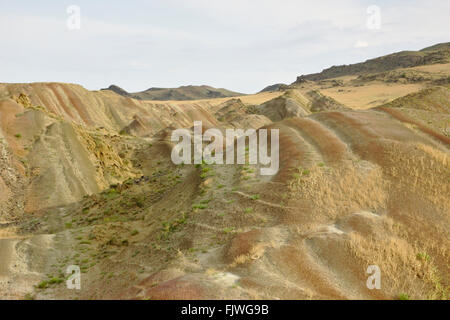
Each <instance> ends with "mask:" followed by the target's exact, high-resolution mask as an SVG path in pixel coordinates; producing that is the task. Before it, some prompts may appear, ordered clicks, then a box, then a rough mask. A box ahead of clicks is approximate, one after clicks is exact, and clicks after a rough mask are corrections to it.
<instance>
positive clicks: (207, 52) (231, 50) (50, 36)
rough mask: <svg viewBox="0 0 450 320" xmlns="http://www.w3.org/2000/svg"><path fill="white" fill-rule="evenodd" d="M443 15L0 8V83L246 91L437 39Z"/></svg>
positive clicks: (187, 2)
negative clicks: (184, 87) (214, 88)
mask: <svg viewBox="0 0 450 320" xmlns="http://www.w3.org/2000/svg"><path fill="white" fill-rule="evenodd" d="M449 12H450V1H448V0H439V1H438V0H434V1H433V0H430V1H423V0H409V1H407V0H390V1H387V0H382V1H381V0H380V1H375V0H372V1H355V0H341V1H331V0H322V1H311V0H308V1H302V0H253V1H250V0H220V1H217V0H153V1H152V0H150V1H142V0H127V1H116V0H109V1H103V0H97V1H95V0H90V1H87V0H86V1H85V0H71V1H64V0H62V1H61V0H59V1H56V0H54V1H50V0H40V1H31V0H30V1H26V0H22V1H20V0H17V1H12V0H9V1H5V0H0V82H20V83H24V82H49V81H52V82H69V83H78V84H81V85H82V86H84V87H85V88H87V89H90V90H98V89H100V88H105V87H108V86H109V85H111V84H116V85H118V86H120V87H122V88H124V89H125V90H127V91H128V92H137V91H142V90H146V89H148V88H150V87H178V86H182V85H203V84H206V85H211V86H213V87H218V88H227V89H229V90H233V91H237V92H242V93H255V92H258V91H260V90H262V89H263V88H264V87H266V86H268V85H271V84H274V83H292V82H294V81H295V79H296V77H297V76H299V75H302V74H309V73H315V72H320V71H321V70H323V69H325V68H328V67H331V66H333V65H342V64H351V63H356V62H361V61H365V60H367V59H370V58H375V57H378V56H381V55H385V54H389V53H392V52H397V51H402V50H418V49H422V48H424V47H427V46H430V45H433V44H436V43H440V42H449V41H450V19H449V16H448V14H449Z"/></svg>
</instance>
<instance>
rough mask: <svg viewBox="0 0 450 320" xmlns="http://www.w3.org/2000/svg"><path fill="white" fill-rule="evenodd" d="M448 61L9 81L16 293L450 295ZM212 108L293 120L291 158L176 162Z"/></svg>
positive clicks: (9, 268) (286, 134)
mask: <svg viewBox="0 0 450 320" xmlns="http://www.w3.org/2000/svg"><path fill="white" fill-rule="evenodd" d="M432 49H433V48H432ZM439 49H442V48H441V47H439ZM424 52H425V51H424ZM426 52H429V53H430V54H434V53H435V52H436V51H435V50H431V49H430V51H428V50H426ZM421 54H422V53H421ZM423 54H425V55H426V54H428V53H423ZM420 56H421V57H423V56H422V55H420ZM433 57H435V56H433ZM397 58H398V56H397V57H396V58H395V59H397ZM389 59H390V58H389ZM405 59H406V58H405ZM408 59H409V58H407V59H406V60H408ZM433 59H434V58H433ZM393 61H394V60H393ZM408 61H409V60H408ZM392 63H394V62H392ZM445 66H448V64H439V65H432V66H426V68H425V67H413V68H406V69H405V68H403V69H396V70H393V71H392V70H390V71H388V73H385V71H383V72H377V73H375V74H372V75H368V74H364V75H363V76H361V77H360V76H359V75H352V76H347V77H340V78H333V79H326V80H319V81H310V80H304V79H303V80H302V81H301V82H300V83H297V84H295V85H293V86H289V87H283V88H281V89H280V91H278V92H263V93H260V94H257V95H252V96H241V97H236V98H232V99H228V98H217V99H203V100H190V101H140V100H137V99H133V98H130V97H123V96H120V95H118V94H116V93H114V92H108V91H97V92H95V91H94V92H91V91H87V90H85V89H84V88H82V87H81V86H78V85H71V84H59V83H33V84H0V174H1V175H0V261H2V263H0V296H1V297H3V298H5V299H24V298H27V299H31V298H33V299H55V298H57V299H111V298H112V299H398V298H400V297H401V298H406V297H409V298H413V299H448V288H449V285H450V278H449V276H448V275H449V274H450V270H449V264H448V262H449V248H450V242H449V239H450V234H449V230H450V183H449V182H450V151H449V147H450V138H449V135H448V133H449V131H448V130H449V120H450V108H449V105H448V101H449V98H450V96H449V92H448V91H449V89H448V85H447V84H445V81H443V80H442V79H444V80H445V79H446V77H448V76H449V75H450V74H449V72H448V70H450V69H448V68H446V67H445ZM391 71H392V72H391ZM425 73H426V76H425ZM403 74H405V77H403ZM419 74H420V77H422V78H420V77H419V76H418V75H419ZM436 80H440V82H439V83H441V82H442V83H441V84H438V83H437V82H436ZM361 108H364V109H367V110H357V109H361ZM200 120H201V121H202V122H203V125H204V128H208V127H215V128H218V129H219V130H222V131H224V130H225V129H226V128H242V129H249V128H254V129H258V130H260V129H278V130H279V135H280V169H279V171H278V173H277V174H276V175H275V176H269V177H267V176H261V175H260V171H259V169H260V166H258V165H250V164H248V163H247V164H242V165H220V164H210V165H208V164H206V163H203V164H200V165H190V164H184V165H179V166H177V165H174V164H173V163H172V161H171V159H170V154H171V150H172V148H173V147H174V143H173V142H171V141H170V136H171V132H172V130H174V129H176V128H180V127H183V128H188V129H191V128H192V124H193V122H194V121H200ZM248 156H249V154H248V151H247V153H246V158H247V159H248ZM70 265H77V266H79V267H80V269H81V272H82V273H81V279H82V288H81V290H79V291H78V290H68V289H67V288H66V286H65V279H66V277H67V275H66V272H65V271H66V269H67V267H68V266H70ZM370 265H377V266H378V267H379V268H380V270H381V279H382V280H381V281H382V282H381V289H380V290H369V289H368V288H367V286H366V281H367V278H368V276H369V275H368V274H367V273H366V270H367V268H368V266H370Z"/></svg>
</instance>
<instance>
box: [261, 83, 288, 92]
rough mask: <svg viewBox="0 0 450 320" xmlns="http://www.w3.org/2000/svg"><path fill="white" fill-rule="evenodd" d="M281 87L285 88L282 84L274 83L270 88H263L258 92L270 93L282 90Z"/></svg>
mask: <svg viewBox="0 0 450 320" xmlns="http://www.w3.org/2000/svg"><path fill="white" fill-rule="evenodd" d="M283 87H287V85H285V84H284V83H276V84H273V85H270V86H267V87H265V88H264V89H262V90H261V91H260V92H270V91H278V90H280V89H282V88H283Z"/></svg>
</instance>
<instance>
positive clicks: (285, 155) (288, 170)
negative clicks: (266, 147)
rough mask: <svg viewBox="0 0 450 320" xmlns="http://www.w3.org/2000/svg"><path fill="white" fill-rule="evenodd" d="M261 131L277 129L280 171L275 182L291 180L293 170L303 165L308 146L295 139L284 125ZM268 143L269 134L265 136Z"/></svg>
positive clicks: (279, 124) (266, 127)
mask: <svg viewBox="0 0 450 320" xmlns="http://www.w3.org/2000/svg"><path fill="white" fill-rule="evenodd" d="M263 129H268V132H269V133H270V129H279V130H280V131H279V139H280V140H279V145H280V153H279V155H280V170H279V171H278V174H277V176H276V178H275V179H274V180H273V181H275V182H282V183H285V182H286V181H288V180H290V179H291V178H292V174H293V173H294V169H295V168H298V167H299V166H301V165H302V166H303V165H304V162H303V161H304V160H305V159H306V157H307V152H308V146H307V145H306V144H305V143H304V142H303V141H301V140H298V139H295V137H293V135H292V133H291V132H290V131H291V129H290V128H287V127H286V126H285V124H284V123H277V124H272V125H268V126H264V127H263ZM267 138H268V139H269V141H270V134H268V135H267Z"/></svg>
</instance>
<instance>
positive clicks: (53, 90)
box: [49, 83, 75, 120]
mask: <svg viewBox="0 0 450 320" xmlns="http://www.w3.org/2000/svg"><path fill="white" fill-rule="evenodd" d="M49 87H50V89H51V90H52V92H53V94H54V95H55V97H56V99H57V100H58V102H59V104H60V106H61V107H62V108H63V110H64V112H65V113H66V114H68V115H69V116H70V118H71V119H73V120H75V117H74V115H73V113H72V110H70V108H69V107H68V106H67V105H66V104H65V103H64V100H63V98H62V97H61V95H60V94H59V93H58V88H59V85H57V84H53V83H52V84H49Z"/></svg>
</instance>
